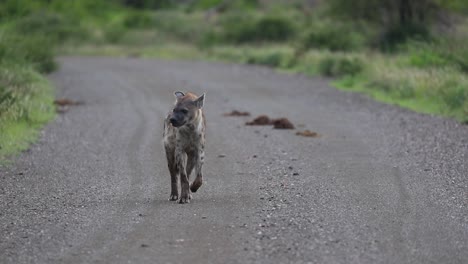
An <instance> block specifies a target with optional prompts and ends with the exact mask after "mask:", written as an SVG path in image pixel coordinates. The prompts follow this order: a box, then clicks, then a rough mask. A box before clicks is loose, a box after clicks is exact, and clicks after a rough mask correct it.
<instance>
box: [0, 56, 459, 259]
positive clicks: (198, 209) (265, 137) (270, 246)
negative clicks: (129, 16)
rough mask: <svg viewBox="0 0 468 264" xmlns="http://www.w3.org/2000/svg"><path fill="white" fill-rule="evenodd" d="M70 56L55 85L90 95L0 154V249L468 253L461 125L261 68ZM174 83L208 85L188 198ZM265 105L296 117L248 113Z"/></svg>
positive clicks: (160, 253) (361, 255) (252, 255)
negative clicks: (285, 124)
mask: <svg viewBox="0 0 468 264" xmlns="http://www.w3.org/2000/svg"><path fill="white" fill-rule="evenodd" d="M60 63H61V68H60V70H58V71H57V72H56V73H54V74H53V75H52V76H50V78H51V80H52V81H53V83H54V84H55V85H56V86H57V90H58V91H57V93H58V97H66V98H70V99H73V100H79V101H83V102H84V104H83V105H77V106H71V107H70V109H69V110H68V111H67V112H65V113H64V114H60V115H59V116H58V117H57V119H56V120H55V121H53V122H51V123H50V124H49V125H48V126H47V127H46V128H45V129H44V130H43V132H42V134H41V138H40V140H39V142H37V143H36V144H35V145H33V146H32V147H31V149H30V150H29V151H27V152H24V153H23V154H21V155H20V156H19V157H18V158H16V159H15V160H14V162H13V163H12V164H11V165H9V166H8V167H3V168H0V263H468V208H467V206H468V126H466V125H460V124H457V123H456V122H454V121H452V120H448V119H444V118H440V117H432V116H429V115H423V114H417V113H413V112H411V111H408V110H403V109H400V108H398V107H394V106H388V105H384V104H381V103H377V102H374V101H372V100H370V99H368V98H367V97H365V96H363V95H359V94H354V93H346V92H342V91H338V90H335V89H333V88H330V87H329V86H328V85H327V82H328V81H327V80H324V79H318V78H313V79H312V78H307V77H304V76H300V75H293V74H280V73H276V72H274V71H273V70H270V69H266V68H261V67H254V66H241V65H230V64H224V63H208V62H178V61H177V62H176V61H163V60H144V59H136V58H81V57H66V58H61V59H60ZM176 90H190V91H194V92H196V93H198V94H201V93H202V92H206V101H205V113H206V117H207V126H208V127H207V136H206V137H207V146H206V161H205V166H204V176H205V182H204V185H203V186H202V187H201V189H200V190H199V191H198V192H197V193H195V194H194V195H193V199H192V202H191V203H190V204H185V205H180V204H177V203H175V202H170V201H168V198H169V192H170V189H169V188H170V177H169V172H168V170H167V165H166V161H165V156H164V151H163V146H162V132H163V121H162V120H163V118H164V116H165V114H166V113H167V112H168V111H169V110H170V108H171V105H172V103H173V101H174V98H173V92H174V91H176ZM232 110H242V111H249V112H250V113H252V116H251V117H225V116H223V113H226V112H230V111H232ZM260 114H267V115H269V116H271V117H287V118H288V119H289V120H291V122H293V123H294V124H295V125H296V130H277V129H272V127H271V126H266V127H260V126H245V125H244V124H245V122H246V121H249V120H251V119H253V117H255V116H257V115H260ZM305 129H309V130H312V131H315V132H318V133H319V134H320V137H317V138H313V137H301V136H297V135H296V134H295V133H296V132H297V131H302V130H305Z"/></svg>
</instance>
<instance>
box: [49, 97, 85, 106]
mask: <svg viewBox="0 0 468 264" xmlns="http://www.w3.org/2000/svg"><path fill="white" fill-rule="evenodd" d="M54 104H55V105H58V106H67V105H81V104H83V102H81V101H74V100H70V99H68V98H59V99H55V100H54Z"/></svg>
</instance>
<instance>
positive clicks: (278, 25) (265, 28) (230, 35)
mask: <svg viewBox="0 0 468 264" xmlns="http://www.w3.org/2000/svg"><path fill="white" fill-rule="evenodd" d="M222 26H223V28H222V35H223V37H222V39H224V40H225V41H226V42H231V43H237V44H239V43H249V42H283V41H287V40H289V39H291V38H292V37H293V36H294V34H295V31H294V27H293V25H292V23H291V22H290V21H289V20H287V19H285V18H282V17H264V18H261V19H253V18H252V17H248V16H245V15H238V16H231V17H229V18H228V19H226V20H225V21H224V23H223V25H222Z"/></svg>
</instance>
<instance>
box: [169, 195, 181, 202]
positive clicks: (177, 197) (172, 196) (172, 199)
mask: <svg viewBox="0 0 468 264" xmlns="http://www.w3.org/2000/svg"><path fill="white" fill-rule="evenodd" d="M177 199H179V195H177V194H171V196H169V201H177Z"/></svg>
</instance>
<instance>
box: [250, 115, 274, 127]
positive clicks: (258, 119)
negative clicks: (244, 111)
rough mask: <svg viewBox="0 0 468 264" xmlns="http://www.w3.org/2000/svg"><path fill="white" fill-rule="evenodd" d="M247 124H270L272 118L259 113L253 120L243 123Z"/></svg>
mask: <svg viewBox="0 0 468 264" xmlns="http://www.w3.org/2000/svg"><path fill="white" fill-rule="evenodd" d="M245 124H246V125H247V126H268V125H272V120H271V119H270V118H269V117H268V116H267V115H260V116H258V117H256V118H255V119H254V120H252V121H250V122H247V123H245Z"/></svg>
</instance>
